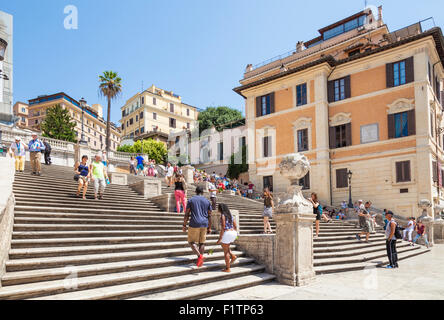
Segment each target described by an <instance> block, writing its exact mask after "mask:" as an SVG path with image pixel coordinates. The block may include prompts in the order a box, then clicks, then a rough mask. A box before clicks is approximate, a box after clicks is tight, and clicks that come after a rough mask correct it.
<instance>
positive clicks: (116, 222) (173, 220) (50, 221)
mask: <svg viewBox="0 0 444 320" xmlns="http://www.w3.org/2000/svg"><path fill="white" fill-rule="evenodd" d="M14 223H15V224H19V225H24V224H49V225H51V224H86V225H89V224H94V225H123V224H125V225H141V226H144V225H149V226H152V227H156V226H168V225H169V226H172V225H174V226H175V225H176V224H179V225H180V226H182V223H183V218H181V217H177V218H170V219H168V220H154V219H151V220H147V219H145V220H132V221H129V220H123V219H122V220H116V219H114V220H111V219H78V218H77V219H76V218H32V217H24V218H22V217H15V218H14Z"/></svg>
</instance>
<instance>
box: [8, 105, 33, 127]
mask: <svg viewBox="0 0 444 320" xmlns="http://www.w3.org/2000/svg"><path fill="white" fill-rule="evenodd" d="M28 107H29V105H28V104H27V103H24V102H20V101H18V102H16V103H15V104H14V107H12V112H13V114H14V116H15V117H16V121H17V122H16V125H17V126H18V127H19V128H27V127H28Z"/></svg>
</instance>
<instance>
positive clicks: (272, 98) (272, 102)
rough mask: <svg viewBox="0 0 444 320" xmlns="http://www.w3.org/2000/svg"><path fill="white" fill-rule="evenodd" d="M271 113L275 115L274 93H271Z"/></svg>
mask: <svg viewBox="0 0 444 320" xmlns="http://www.w3.org/2000/svg"><path fill="white" fill-rule="evenodd" d="M270 113H274V92H272V93H270Z"/></svg>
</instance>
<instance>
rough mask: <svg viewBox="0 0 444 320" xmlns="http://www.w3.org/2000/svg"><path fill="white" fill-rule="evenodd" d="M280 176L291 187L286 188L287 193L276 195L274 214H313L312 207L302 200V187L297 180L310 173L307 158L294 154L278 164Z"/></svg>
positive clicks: (308, 202) (305, 200)
mask: <svg viewBox="0 0 444 320" xmlns="http://www.w3.org/2000/svg"><path fill="white" fill-rule="evenodd" d="M279 169H280V173H281V175H282V176H284V177H286V178H287V179H289V180H290V183H291V185H290V186H289V187H288V188H287V193H279V194H277V195H276V198H277V200H278V205H277V208H276V213H277V214H280V213H311V214H312V213H313V205H312V204H311V202H310V201H308V200H307V199H305V198H304V196H303V194H302V186H300V185H299V180H300V179H302V178H303V177H305V176H306V175H307V173H308V172H309V171H310V162H309V161H308V159H307V157H306V156H304V155H302V154H300V153H295V154H292V155H291V156H288V157H287V158H285V159H283V160H282V161H281V163H280V164H279Z"/></svg>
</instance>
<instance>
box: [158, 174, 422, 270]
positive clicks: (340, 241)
mask: <svg viewBox="0 0 444 320" xmlns="http://www.w3.org/2000/svg"><path fill="white" fill-rule="evenodd" d="M194 188H195V186H190V187H189V188H188V194H189V196H192V195H193V194H194V190H193V189H194ZM162 192H172V190H171V188H167V187H166V184H165V183H164V184H163V191H162ZM217 198H218V199H217V201H218V203H220V202H223V203H225V204H227V205H228V207H229V208H230V209H235V210H239V212H240V225H241V232H242V234H260V233H261V232H263V223H262V211H263V204H262V203H260V202H258V201H256V200H250V199H246V198H243V197H240V196H232V195H229V194H227V193H221V194H218V196H217ZM271 226H272V229H273V230H275V228H276V224H275V222H274V221H273V220H271ZM360 232H361V229H360V228H357V227H356V225H355V222H353V221H338V220H334V221H332V222H331V223H325V222H321V226H320V233H319V237H318V238H315V239H314V245H313V254H314V268H315V271H316V274H324V273H336V272H345V271H353V270H361V269H365V268H367V267H372V266H381V265H386V264H387V263H388V259H387V254H386V248H385V235H384V229H383V228H382V227H379V228H377V230H376V233H374V234H371V235H370V239H369V240H370V243H365V242H359V241H357V240H356V237H355V236H356V234H358V233H360ZM314 233H315V228H314V226H313V234H314ZM397 249H398V259H399V260H403V259H407V258H410V257H413V256H416V255H419V254H423V253H426V252H429V251H430V250H429V249H426V248H425V247H424V246H420V245H415V246H414V247H411V246H410V245H409V244H408V242H403V241H400V240H398V245H397Z"/></svg>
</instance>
